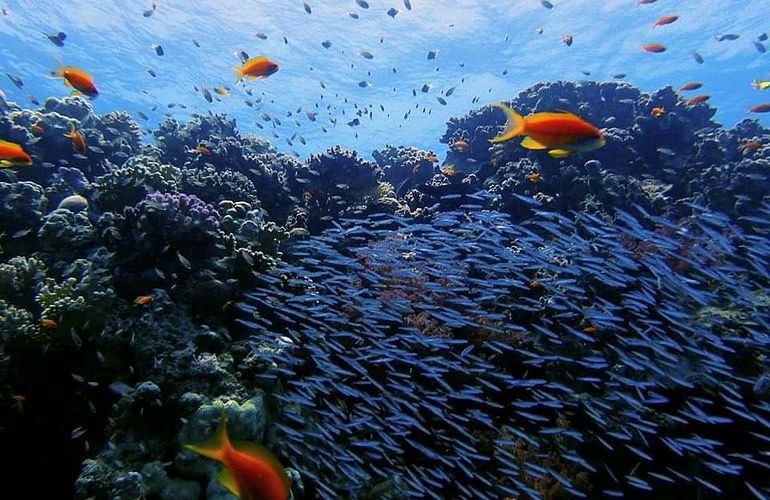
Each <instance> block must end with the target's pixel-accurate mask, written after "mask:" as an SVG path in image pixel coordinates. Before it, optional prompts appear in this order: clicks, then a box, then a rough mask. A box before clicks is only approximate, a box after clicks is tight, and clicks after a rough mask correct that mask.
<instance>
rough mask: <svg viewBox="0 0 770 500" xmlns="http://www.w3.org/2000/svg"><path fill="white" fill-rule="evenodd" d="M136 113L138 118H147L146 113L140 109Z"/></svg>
mask: <svg viewBox="0 0 770 500" xmlns="http://www.w3.org/2000/svg"><path fill="white" fill-rule="evenodd" d="M136 114H137V115H139V118H141V119H142V120H149V117H148V116H147V115H146V114H144V113H142V112H141V111H137V112H136Z"/></svg>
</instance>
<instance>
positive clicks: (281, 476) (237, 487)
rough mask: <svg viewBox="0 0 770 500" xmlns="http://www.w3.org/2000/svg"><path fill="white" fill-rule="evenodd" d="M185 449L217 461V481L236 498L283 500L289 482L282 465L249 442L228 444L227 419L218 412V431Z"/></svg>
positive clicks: (261, 448)
mask: <svg viewBox="0 0 770 500" xmlns="http://www.w3.org/2000/svg"><path fill="white" fill-rule="evenodd" d="M185 448H187V449H189V450H192V451H194V452H196V453H200V454H201V455H203V456H206V457H209V458H211V459H213V460H216V461H218V462H221V463H222V464H223V465H224V468H222V470H221V471H220V472H219V474H217V479H218V480H219V482H220V483H221V484H222V486H224V487H225V488H227V489H228V490H229V491H230V493H232V494H233V495H235V496H237V497H238V498H244V499H249V500H286V499H288V498H289V493H290V488H291V480H290V479H289V476H287V475H286V472H285V471H284V470H283V466H282V465H281V463H280V462H279V461H278V459H277V458H275V456H274V455H273V454H272V453H270V451H269V450H268V449H267V448H264V447H262V446H258V445H256V444H253V443H248V442H239V441H236V442H235V443H231V442H230V437H229V436H228V435H227V417H226V415H225V412H224V411H222V417H221V418H220V421H219V428H218V429H217V432H216V434H215V435H214V437H212V438H211V439H210V440H209V441H207V442H205V443H202V444H199V445H192V444H186V445H185Z"/></svg>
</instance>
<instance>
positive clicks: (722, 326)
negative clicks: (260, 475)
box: [240, 195, 770, 499]
mask: <svg viewBox="0 0 770 500" xmlns="http://www.w3.org/2000/svg"><path fill="white" fill-rule="evenodd" d="M458 196H459V195H458ZM481 201H483V196H481V195H465V205H463V206H462V207H461V209H462V211H457V212H448V213H442V214H440V215H438V216H437V217H436V218H435V219H434V220H433V221H432V222H430V223H416V222H414V221H412V220H408V219H404V218H399V217H395V216H389V215H373V216H370V217H369V218H367V219H364V220H359V219H357V220H343V221H341V223H340V224H337V225H336V226H335V228H334V229H330V230H328V231H326V232H324V233H323V234H322V235H320V236H318V237H314V238H311V239H309V240H306V241H304V242H297V243H295V244H294V246H292V247H291V248H289V249H288V250H287V251H288V253H287V256H288V258H289V261H290V262H291V264H287V265H285V266H284V267H282V268H279V269H277V270H276V271H275V272H274V273H271V274H265V275H262V277H261V282H262V283H263V285H262V286H261V287H260V288H259V289H257V290H255V291H254V292H253V293H251V294H248V299H247V301H246V302H244V303H242V304H240V309H241V310H242V311H243V313H244V318H243V319H242V324H243V325H245V326H246V327H248V328H249V329H251V330H252V331H253V333H254V336H253V338H254V340H253V344H254V349H255V355H256V356H261V357H262V358H263V360H264V361H265V363H266V365H268V366H272V367H273V368H272V369H270V370H269V371H268V372H266V373H265V374H263V375H261V376H260V377H261V379H262V380H263V381H264V382H266V383H270V382H276V381H280V382H281V383H280V385H279V387H282V388H283V390H282V391H278V392H277V393H274V395H273V397H274V400H275V402H276V403H277V404H278V405H279V406H280V407H282V411H281V413H280V415H279V416H278V417H277V420H276V423H275V424H274V428H275V431H277V436H278V439H277V441H276V442H277V446H278V448H279V451H280V455H281V456H282V459H283V460H284V463H287V462H288V464H290V465H291V466H292V467H295V468H297V469H298V470H299V471H300V474H301V475H302V477H303V480H304V483H305V486H306V488H308V489H309V491H310V492H312V494H313V495H314V496H317V497H321V498H339V497H341V496H342V495H349V496H352V497H362V496H364V495H366V494H368V493H369V492H370V491H373V490H376V491H379V488H381V487H382V485H383V484H388V485H390V486H391V488H393V489H395V490H396V491H391V492H390V493H389V495H391V496H394V497H396V496H399V495H400V496H403V497H407V498H449V497H452V498H474V499H476V498H478V499H486V498H489V499H496V498H503V497H512V498H525V497H529V498H550V494H553V492H554V491H559V492H562V494H563V495H564V496H565V497H566V496H568V497H571V498H588V497H591V498H599V497H601V498H607V497H609V498H623V497H626V498H641V497H646V498H656V497H657V498H660V497H676V496H681V497H683V498H684V497H688V498H693V497H696V496H714V497H716V496H721V497H723V498H749V497H751V495H752V494H753V495H757V496H759V497H760V498H761V495H762V493H760V488H762V490H761V491H765V490H764V488H765V486H766V484H767V483H766V480H765V477H766V474H767V470H766V468H767V460H766V457H765V453H766V450H767V443H768V442H769V441H770V403H769V402H768V397H767V396H768V394H769V393H770V377H768V375H767V366H766V364H765V362H764V361H763V360H764V359H765V358H766V357H767V355H768V354H770V338H768V336H767V331H768V329H769V328H770V307H769V306H768V302H767V300H766V290H767V287H768V285H770V279H769V278H768V273H767V269H768V266H769V265H770V244H768V241H770V240H768V236H770V224H768V222H767V221H768V217H770V206H768V205H767V204H766V205H764V206H763V207H762V208H761V216H758V217H744V218H741V219H739V220H738V223H732V222H730V221H729V219H728V218H727V217H725V216H723V215H720V214H718V213H713V212H709V211H708V210H706V209H705V208H702V207H699V206H697V205H690V209H691V210H692V213H693V215H692V216H690V217H688V218H686V219H685V220H681V221H677V222H675V221H672V220H669V219H667V218H664V217H659V216H653V215H649V214H647V213H646V212H644V211H643V210H641V209H638V215H637V216H633V215H631V214H630V213H627V212H623V211H617V212H616V213H614V215H613V216H612V217H611V218H610V217H608V216H604V217H601V216H597V215H594V214H592V213H589V212H579V213H575V214H573V216H571V217H566V216H563V215H559V214H554V213H545V212H534V218H533V219H532V220H531V221H530V222H528V223H526V224H525V225H514V224H512V223H511V222H510V221H509V219H508V218H507V216H505V215H502V214H499V213H495V212H488V211H480V210H479V207H480V205H479V204H480V203H481ZM548 492H551V493H550V494H549V493H548Z"/></svg>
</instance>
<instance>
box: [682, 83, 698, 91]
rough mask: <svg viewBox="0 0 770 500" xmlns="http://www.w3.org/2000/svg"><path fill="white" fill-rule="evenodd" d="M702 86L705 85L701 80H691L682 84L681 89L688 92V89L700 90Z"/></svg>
mask: <svg viewBox="0 0 770 500" xmlns="http://www.w3.org/2000/svg"><path fill="white" fill-rule="evenodd" d="M701 87H703V84H702V83H700V82H690V83H686V84H684V85H682V86H681V87H680V88H679V90H682V91H685V92H687V91H688V90H698V89H699V88H701Z"/></svg>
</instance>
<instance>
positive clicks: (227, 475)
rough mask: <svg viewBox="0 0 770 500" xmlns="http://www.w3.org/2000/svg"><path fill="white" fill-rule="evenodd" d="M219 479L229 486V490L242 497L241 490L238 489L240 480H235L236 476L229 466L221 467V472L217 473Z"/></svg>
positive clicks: (220, 482)
mask: <svg viewBox="0 0 770 500" xmlns="http://www.w3.org/2000/svg"><path fill="white" fill-rule="evenodd" d="M217 481H219V484H221V485H222V486H224V487H225V488H227V491H229V492H230V493H232V494H233V495H235V496H237V497H238V498H240V497H241V491H240V490H239V489H238V481H236V480H235V477H234V476H233V474H232V473H231V472H230V469H228V468H227V467H222V468H221V469H219V472H218V473H217Z"/></svg>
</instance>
